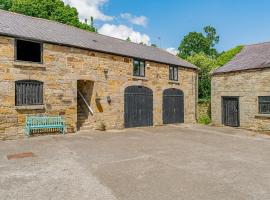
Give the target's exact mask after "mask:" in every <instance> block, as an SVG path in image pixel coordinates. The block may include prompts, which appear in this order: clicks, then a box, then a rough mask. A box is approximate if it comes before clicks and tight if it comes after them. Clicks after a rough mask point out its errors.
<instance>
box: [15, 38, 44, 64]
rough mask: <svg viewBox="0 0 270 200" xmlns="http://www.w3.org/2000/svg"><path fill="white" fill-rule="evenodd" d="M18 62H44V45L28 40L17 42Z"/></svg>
mask: <svg viewBox="0 0 270 200" xmlns="http://www.w3.org/2000/svg"><path fill="white" fill-rule="evenodd" d="M15 49H16V52H15V55H16V60H17V61H26V62H36V63H41V62H42V44H41V43H38V42H30V41H26V40H16V48H15Z"/></svg>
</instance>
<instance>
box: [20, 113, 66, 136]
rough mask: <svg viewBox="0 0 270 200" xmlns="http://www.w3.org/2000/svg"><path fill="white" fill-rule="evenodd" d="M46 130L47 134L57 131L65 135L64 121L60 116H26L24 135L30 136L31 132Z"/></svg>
mask: <svg viewBox="0 0 270 200" xmlns="http://www.w3.org/2000/svg"><path fill="white" fill-rule="evenodd" d="M41 130H47V131H49V132H51V131H56V130H59V131H60V132H61V133H62V134H65V121H64V119H63V118H62V117H61V116H58V117H50V116H42V117H39V116H28V117H27V118H26V124H25V134H26V135H27V136H30V135H31V133H32V132H33V131H37V132H38V131H41Z"/></svg>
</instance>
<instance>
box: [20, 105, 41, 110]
mask: <svg viewBox="0 0 270 200" xmlns="http://www.w3.org/2000/svg"><path fill="white" fill-rule="evenodd" d="M15 109H16V110H44V109H45V105H33V106H15Z"/></svg>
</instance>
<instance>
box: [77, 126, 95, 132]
mask: <svg viewBox="0 0 270 200" xmlns="http://www.w3.org/2000/svg"><path fill="white" fill-rule="evenodd" d="M91 129H92V127H91V126H81V127H80V131H87V130H91Z"/></svg>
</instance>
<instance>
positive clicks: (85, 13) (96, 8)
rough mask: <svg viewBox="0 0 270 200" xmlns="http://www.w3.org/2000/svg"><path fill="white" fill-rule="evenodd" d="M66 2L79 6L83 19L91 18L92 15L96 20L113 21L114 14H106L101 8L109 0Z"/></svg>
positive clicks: (72, 0) (80, 15) (71, 0)
mask: <svg viewBox="0 0 270 200" xmlns="http://www.w3.org/2000/svg"><path fill="white" fill-rule="evenodd" d="M64 2H65V3H66V4H69V5H70V6H72V7H75V8H77V10H78V12H79V17H80V19H81V20H84V19H89V18H90V17H91V16H92V17H94V19H96V20H101V21H111V20H113V19H114V17H112V16H108V15H105V14H104V13H103V12H102V11H101V8H102V6H104V4H106V3H107V2H108V0H64Z"/></svg>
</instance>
